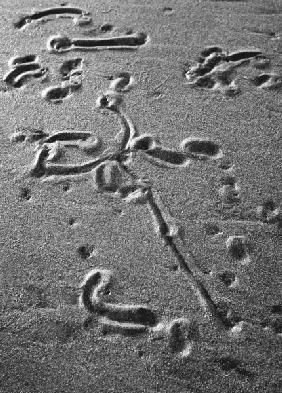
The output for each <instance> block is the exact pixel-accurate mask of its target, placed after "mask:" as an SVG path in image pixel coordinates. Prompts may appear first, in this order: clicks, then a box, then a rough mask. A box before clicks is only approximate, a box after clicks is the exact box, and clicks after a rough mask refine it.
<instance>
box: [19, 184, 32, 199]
mask: <svg viewBox="0 0 282 393" xmlns="http://www.w3.org/2000/svg"><path fill="white" fill-rule="evenodd" d="M20 198H21V199H26V200H27V201H29V200H30V198H31V192H30V189H29V188H27V187H21V188H20Z"/></svg>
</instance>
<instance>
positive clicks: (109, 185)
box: [92, 160, 122, 192]
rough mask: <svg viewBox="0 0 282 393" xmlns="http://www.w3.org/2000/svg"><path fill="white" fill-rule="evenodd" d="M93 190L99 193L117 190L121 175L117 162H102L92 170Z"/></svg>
mask: <svg viewBox="0 0 282 393" xmlns="http://www.w3.org/2000/svg"><path fill="white" fill-rule="evenodd" d="M92 173H93V180H94V184H95V188H97V189H98V190H100V191H111V192H115V191H117V190H118V188H119V186H120V183H121V180H122V175H121V168H120V165H119V163H118V162H117V161H109V160H108V161H104V162H103V163H101V164H100V165H98V166H97V167H96V168H95V169H93V170H92Z"/></svg>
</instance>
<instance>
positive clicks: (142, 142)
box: [130, 134, 157, 150]
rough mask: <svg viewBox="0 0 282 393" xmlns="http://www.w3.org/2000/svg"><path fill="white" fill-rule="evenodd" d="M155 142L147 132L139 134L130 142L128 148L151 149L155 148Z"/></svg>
mask: <svg viewBox="0 0 282 393" xmlns="http://www.w3.org/2000/svg"><path fill="white" fill-rule="evenodd" d="M156 146H157V143H156V141H155V139H154V138H153V137H152V136H151V135H149V134H143V135H140V136H138V137H136V138H134V139H132V141H131V142H130V148H131V149H136V150H152V149H155V148H156Z"/></svg>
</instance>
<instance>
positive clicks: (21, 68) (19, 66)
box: [3, 55, 48, 88]
mask: <svg viewBox="0 0 282 393" xmlns="http://www.w3.org/2000/svg"><path fill="white" fill-rule="evenodd" d="M8 65H9V68H10V71H8V72H7V73H6V74H5V75H4V76H3V80H4V82H6V83H7V84H8V85H10V86H12V87H15V88H19V87H22V86H24V85H25V84H26V83H27V81H28V79H29V78H44V77H46V74H47V71H48V69H47V68H46V67H42V66H41V65H40V63H39V59H38V57H37V56H36V55H26V56H20V57H12V58H11V59H10V60H9V62H8Z"/></svg>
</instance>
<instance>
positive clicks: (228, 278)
mask: <svg viewBox="0 0 282 393" xmlns="http://www.w3.org/2000/svg"><path fill="white" fill-rule="evenodd" d="M218 276H219V278H220V279H221V281H222V282H223V284H224V285H226V286H227V287H230V286H231V285H232V284H233V283H234V281H235V280H236V274H235V273H234V272H229V271H225V272H223V273H220V274H219V275H218Z"/></svg>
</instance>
